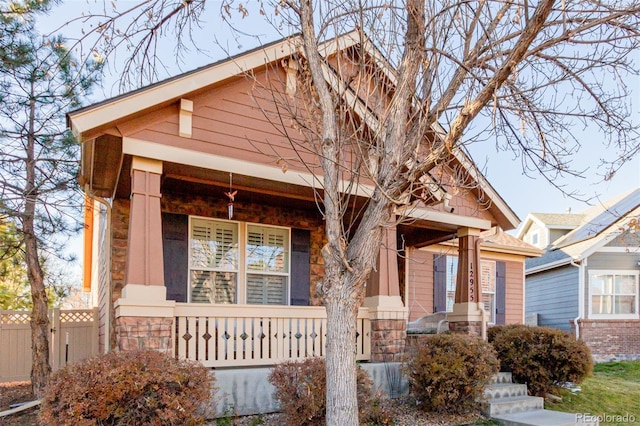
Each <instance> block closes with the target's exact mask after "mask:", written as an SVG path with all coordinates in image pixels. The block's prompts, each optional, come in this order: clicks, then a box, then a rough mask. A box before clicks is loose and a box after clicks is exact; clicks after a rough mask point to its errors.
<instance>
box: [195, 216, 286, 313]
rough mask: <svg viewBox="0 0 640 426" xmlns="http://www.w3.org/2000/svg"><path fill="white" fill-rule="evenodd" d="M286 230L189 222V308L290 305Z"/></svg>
mask: <svg viewBox="0 0 640 426" xmlns="http://www.w3.org/2000/svg"><path fill="white" fill-rule="evenodd" d="M289 241H290V230H289V229H288V228H283V227H276V226H266V225H260V224H253V223H245V222H234V221H228V220H219V219H207V218H200V217H191V218H190V223H189V297H188V300H189V302H192V303H247V304H276V305H287V304H288V300H289V272H290V265H289V252H290V247H289Z"/></svg>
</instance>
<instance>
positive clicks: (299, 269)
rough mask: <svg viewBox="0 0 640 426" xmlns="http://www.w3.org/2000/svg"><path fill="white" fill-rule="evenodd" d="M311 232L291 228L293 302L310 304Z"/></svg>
mask: <svg viewBox="0 0 640 426" xmlns="http://www.w3.org/2000/svg"><path fill="white" fill-rule="evenodd" d="M310 243H311V232H310V231H309V230H307V229H291V304H292V305H296V306H309V298H310V296H309V287H310V285H311V283H310V281H311V275H310V268H311V259H310V256H309V246H310Z"/></svg>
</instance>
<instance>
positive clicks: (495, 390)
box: [484, 383, 527, 402]
mask: <svg viewBox="0 0 640 426" xmlns="http://www.w3.org/2000/svg"><path fill="white" fill-rule="evenodd" d="M514 396H527V385H521V384H518V383H494V384H491V385H487V386H485V388H484V399H485V400H486V401H487V402H493V401H496V400H499V399H501V398H509V397H514Z"/></svg>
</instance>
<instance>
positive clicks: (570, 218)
mask: <svg viewBox="0 0 640 426" xmlns="http://www.w3.org/2000/svg"><path fill="white" fill-rule="evenodd" d="M531 216H533V217H535V218H536V219H538V220H540V222H542V223H544V224H545V225H547V226H550V227H553V226H556V227H566V228H575V227H577V226H579V225H580V223H581V222H582V219H583V218H584V214H572V213H531Z"/></svg>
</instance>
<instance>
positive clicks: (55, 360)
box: [49, 308, 64, 371]
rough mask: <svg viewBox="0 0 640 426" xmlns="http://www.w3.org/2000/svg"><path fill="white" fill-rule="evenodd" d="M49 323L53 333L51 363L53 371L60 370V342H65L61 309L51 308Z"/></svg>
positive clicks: (50, 352) (51, 335) (50, 353)
mask: <svg viewBox="0 0 640 426" xmlns="http://www.w3.org/2000/svg"><path fill="white" fill-rule="evenodd" d="M49 325H50V330H51V333H50V334H49V336H50V337H51V342H50V348H51V349H50V351H49V362H50V363H51V371H58V370H59V369H60V347H61V345H60V343H61V342H64V336H62V334H61V333H62V327H60V309H59V308H53V309H50V310H49Z"/></svg>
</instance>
